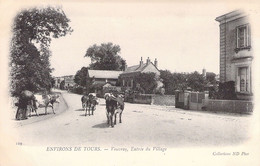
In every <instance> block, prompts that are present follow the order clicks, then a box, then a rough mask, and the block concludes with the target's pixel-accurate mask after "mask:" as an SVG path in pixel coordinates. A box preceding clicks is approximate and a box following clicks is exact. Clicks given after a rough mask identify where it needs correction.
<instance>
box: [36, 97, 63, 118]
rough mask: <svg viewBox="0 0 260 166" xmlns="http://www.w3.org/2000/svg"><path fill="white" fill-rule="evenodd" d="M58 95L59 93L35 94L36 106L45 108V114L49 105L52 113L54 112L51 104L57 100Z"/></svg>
mask: <svg viewBox="0 0 260 166" xmlns="http://www.w3.org/2000/svg"><path fill="white" fill-rule="evenodd" d="M59 97H60V96H59V95H47V94H43V95H35V98H36V103H37V104H38V105H37V107H38V108H40V107H43V108H45V115H47V108H48V107H51V108H52V112H53V114H55V112H54V108H53V106H54V103H57V102H59Z"/></svg>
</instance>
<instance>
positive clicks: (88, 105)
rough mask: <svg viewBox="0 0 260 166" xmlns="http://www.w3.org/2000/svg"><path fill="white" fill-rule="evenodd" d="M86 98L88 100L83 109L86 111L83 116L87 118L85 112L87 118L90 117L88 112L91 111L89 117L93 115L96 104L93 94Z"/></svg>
mask: <svg viewBox="0 0 260 166" xmlns="http://www.w3.org/2000/svg"><path fill="white" fill-rule="evenodd" d="M87 97H88V99H87V102H86V107H85V111H86V113H85V116H87V112H89V116H90V111H92V114H91V115H94V111H95V109H96V105H97V104H98V102H97V98H96V95H95V94H94V93H90V94H89V95H88V96H87Z"/></svg>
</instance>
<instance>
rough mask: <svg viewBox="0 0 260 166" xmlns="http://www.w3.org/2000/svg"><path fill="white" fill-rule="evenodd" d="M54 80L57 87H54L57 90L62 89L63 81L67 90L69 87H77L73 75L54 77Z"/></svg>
mask: <svg viewBox="0 0 260 166" xmlns="http://www.w3.org/2000/svg"><path fill="white" fill-rule="evenodd" d="M54 80H55V85H54V86H55V88H61V87H60V85H61V82H62V81H64V88H65V89H68V88H69V87H73V86H74V85H75V82H74V76H73V75H67V76H60V77H54Z"/></svg>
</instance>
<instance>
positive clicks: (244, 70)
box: [239, 67, 249, 92]
mask: <svg viewBox="0 0 260 166" xmlns="http://www.w3.org/2000/svg"><path fill="white" fill-rule="evenodd" d="M239 79H240V81H239V82H240V92H248V91H249V87H248V86H249V73H248V67H241V68H239Z"/></svg>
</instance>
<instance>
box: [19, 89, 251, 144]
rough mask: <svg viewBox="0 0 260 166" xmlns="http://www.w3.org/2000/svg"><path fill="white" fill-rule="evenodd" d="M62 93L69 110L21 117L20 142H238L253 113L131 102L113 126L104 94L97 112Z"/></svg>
mask: <svg viewBox="0 0 260 166" xmlns="http://www.w3.org/2000/svg"><path fill="white" fill-rule="evenodd" d="M61 94H62V96H63V98H64V100H65V101H66V103H67V106H66V103H65V102H64V100H61V103H60V104H59V106H58V107H56V108H58V109H63V112H60V113H59V111H60V110H56V112H58V114H56V115H53V114H52V111H51V109H50V108H49V110H48V112H49V114H48V115H44V116H40V117H36V116H33V117H31V118H29V119H28V120H23V121H15V129H17V133H18V134H19V137H18V138H17V142H21V143H22V144H23V145H29V146H30V145H41V146H51V145H53V146H54V145H55V146H58V145H63V146H67V145H84V146H100V147H115V148H120V147H125V146H160V147H185V146H225V145H237V144H239V143H243V142H244V141H247V140H248V138H249V137H248V134H247V133H248V130H249V129H250V120H251V119H252V116H250V115H240V114H232V115H230V114H229V115H228V114H216V113H208V112H199V111H191V110H189V111H188V110H182V109H177V108H175V107H169V106H156V105H142V104H131V103H125V110H124V112H123V115H122V123H117V125H115V127H114V128H111V127H108V125H107V124H106V122H107V121H106V110H105V101H104V99H99V101H100V102H99V105H97V107H96V111H95V112H94V116H85V112H84V111H83V109H82V108H81V101H80V98H81V96H80V95H77V94H73V93H68V92H65V91H62V92H61ZM48 116H49V118H46V117H48ZM43 117H44V118H43ZM37 118H38V119H41V118H42V119H41V120H37ZM30 121H31V122H30ZM29 122H30V123H29Z"/></svg>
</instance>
